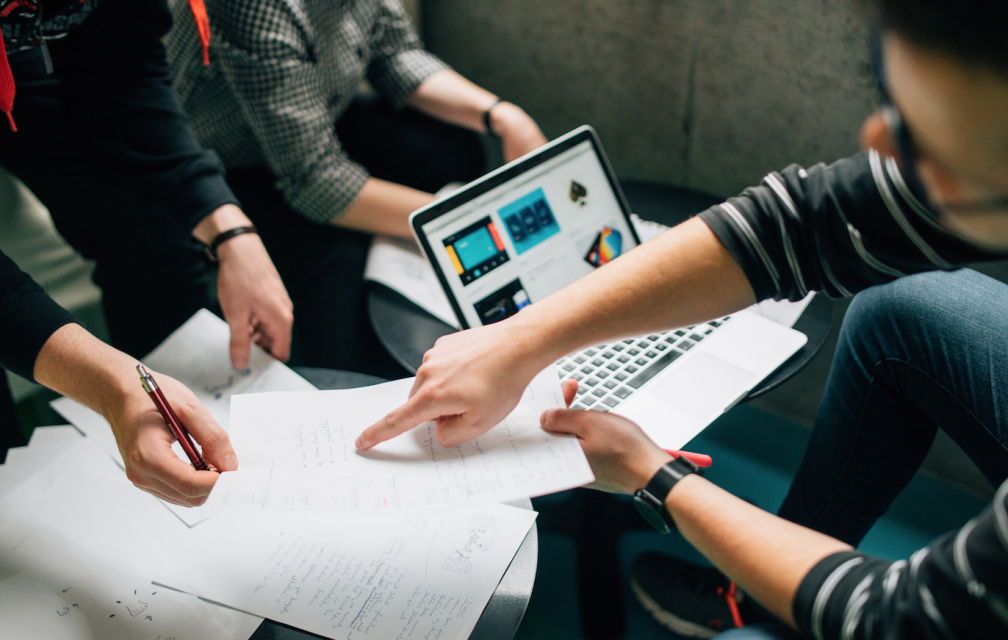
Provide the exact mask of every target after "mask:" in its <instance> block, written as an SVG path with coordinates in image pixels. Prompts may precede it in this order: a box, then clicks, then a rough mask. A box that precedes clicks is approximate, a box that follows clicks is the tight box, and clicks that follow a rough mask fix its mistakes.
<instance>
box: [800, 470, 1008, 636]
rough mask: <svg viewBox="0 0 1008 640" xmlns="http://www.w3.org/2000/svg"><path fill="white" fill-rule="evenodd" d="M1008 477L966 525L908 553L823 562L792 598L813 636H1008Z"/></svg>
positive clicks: (848, 555) (846, 555) (806, 630)
mask: <svg viewBox="0 0 1008 640" xmlns="http://www.w3.org/2000/svg"><path fill="white" fill-rule="evenodd" d="M1006 506H1008V482H1005V484H1003V485H1002V486H1001V488H1000V489H999V490H998V492H997V495H996V496H995V498H994V502H993V504H992V505H991V506H989V507H988V508H987V509H986V510H985V511H984V512H983V513H982V514H981V515H980V516H978V517H977V518H975V519H973V520H971V521H970V522H968V523H967V524H966V525H965V526H964V527H963V528H962V529H960V530H959V531H956V532H952V533H949V534H947V535H945V536H943V537H941V538H938V539H937V540H936V541H934V542H933V543H932V544H931V545H930V546H928V547H926V548H924V549H921V550H920V551H917V552H916V553H915V554H913V555H912V556H911V557H910V559H909V560H900V561H898V562H888V561H884V560H879V559H875V558H869V557H867V556H864V555H862V554H860V553H856V552H844V553H837V554H834V555H832V556H829V557H827V558H825V559H823V560H822V561H820V562H819V563H818V564H817V565H816V566H815V567H814V568H813V569H812V570H811V571H810V572H809V574H808V575H807V576H806V577H805V579H804V580H803V581H802V584H801V586H800V587H799V589H798V594H797V595H796V596H795V601H794V607H793V608H794V616H795V621H796V622H797V623H798V627H799V629H800V630H801V631H802V634H803V635H804V636H805V637H807V638H814V639H815V640H837V639H842V640H862V639H865V640H867V639H872V640H904V639H909V638H943V639H948V640H953V639H958V638H1005V637H1008V510H1006Z"/></svg>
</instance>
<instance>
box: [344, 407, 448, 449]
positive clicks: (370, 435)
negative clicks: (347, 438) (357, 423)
mask: <svg viewBox="0 0 1008 640" xmlns="http://www.w3.org/2000/svg"><path fill="white" fill-rule="evenodd" d="M421 403H422V400H420V396H417V395H414V396H413V397H411V398H410V399H409V400H407V401H406V404H404V405H402V406H401V407H399V408H397V409H393V410H392V411H390V412H388V413H387V414H385V417H383V418H382V419H381V420H379V421H378V422H376V423H374V424H373V425H371V426H370V427H368V428H367V429H365V430H364V431H363V432H362V433H361V434H360V436H358V438H357V441H356V442H354V446H356V447H357V449H358V450H360V451H365V450H367V449H370V448H371V447H373V446H375V445H376V444H379V443H381V442H385V441H386V440H391V439H392V438H394V437H396V436H397V435H399V434H401V433H405V432H407V431H409V430H410V429H412V428H413V427H415V426H417V425H418V424H420V423H421V422H424V421H426V420H430V419H432V417H437V416H427V415H426V414H424V412H423V410H422V405H421Z"/></svg>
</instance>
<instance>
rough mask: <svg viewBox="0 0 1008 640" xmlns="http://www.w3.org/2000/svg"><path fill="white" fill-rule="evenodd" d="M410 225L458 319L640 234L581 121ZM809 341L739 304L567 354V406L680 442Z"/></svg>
mask: <svg viewBox="0 0 1008 640" xmlns="http://www.w3.org/2000/svg"><path fill="white" fill-rule="evenodd" d="M410 224H411V227H412V229H413V232H414V234H415V235H416V238H417V241H418V242H419V244H420V246H421V247H422V249H423V252H424V254H425V255H426V257H427V259H428V260H429V261H430V263H431V266H433V268H434V271H435V273H436V274H437V277H438V280H439V281H440V283H441V287H442V288H443V289H444V292H445V294H446V295H447V297H448V300H449V302H450V303H451V306H452V309H453V311H454V312H455V316H456V317H457V318H458V321H459V323H460V324H461V326H462V327H463V328H470V327H477V326H482V325H487V324H491V323H494V322H499V321H501V320H503V319H505V318H508V317H510V316H512V315H514V314H516V313H520V312H521V310H522V309H524V308H525V307H526V306H528V305H530V304H535V303H536V302H538V301H539V300H542V299H543V298H545V297H546V296H548V295H550V294H551V293H553V292H555V291H558V290H559V289H562V288H563V287H565V286H567V285H568V284H570V283H572V282H574V281H575V280H577V279H578V278H581V277H583V276H585V275H587V274H589V273H591V272H592V271H594V270H595V269H598V268H600V267H602V266H604V265H606V264H608V263H609V262H612V261H613V260H618V259H619V257H620V256H621V255H623V254H625V253H626V252H628V251H631V250H632V249H633V248H634V247H636V246H637V245H638V244H640V238H639V237H638V235H637V232H636V231H635V229H634V226H633V224H632V222H631V218H630V209H629V207H628V205H627V202H626V199H625V198H624V196H623V192H622V191H621V190H620V186H619V183H618V182H617V181H616V177H615V175H614V174H613V171H612V168H611V167H610V166H609V162H608V160H607V159H606V157H605V154H604V152H603V151H602V145H601V144H600V142H599V140H598V136H597V135H596V134H595V131H594V130H593V129H591V128H590V127H588V126H582V127H580V128H578V129H575V130H574V131H572V132H570V133H568V134H567V135H565V136H563V137H561V138H558V139H557V140H554V141H553V142H552V143H550V144H548V145H546V146H544V147H542V148H540V149H538V150H536V151H535V152H533V153H530V154H528V155H526V156H523V157H522V158H519V159H518V160H515V161H514V162H511V163H509V164H507V165H505V166H503V167H501V168H500V169H497V170H496V171H493V172H491V173H489V174H487V175H485V176H484V177H482V178H480V179H479V180H477V181H475V182H472V183H470V184H468V185H466V186H465V187H463V188H462V189H459V190H458V191H455V192H453V193H452V194H450V195H449V196H447V197H445V198H443V199H440V200H438V201H436V202H434V203H432V204H430V205H429V206H427V207H424V208H422V209H419V210H417V211H416V212H414V213H413V214H412V216H411V217H410ZM805 342H806V338H805V335H804V334H802V333H799V332H797V331H794V330H793V329H791V328H788V327H784V326H782V325H779V324H777V323H775V322H772V321H770V320H768V319H766V318H764V317H762V316H759V315H757V314H754V313H751V312H748V311H741V312H739V313H735V314H732V315H730V316H726V317H723V318H718V319H715V320H711V321H709V322H706V323H703V324H699V325H695V326H691V327H682V328H678V329H674V330H671V331H667V332H664V333H656V334H651V335H646V336H639V337H637V338H633V339H627V340H621V341H618V342H614V343H610V344H602V345H597V346H594V347H591V348H588V349H585V350H583V351H580V352H577V353H573V354H571V355H569V356H567V357H565V358H562V359H561V360H560V361H559V362H557V367H558V370H559V373H560V377H561V380H563V381H565V380H568V379H571V378H574V379H576V380H578V383H579V384H578V395H577V399H576V400H575V402H574V403H573V404H572V407H573V408H578V409H592V410H598V411H611V412H614V413H617V414H620V415H623V416H626V417H627V418H629V419H631V420H633V421H634V422H636V423H637V424H639V425H641V427H642V428H643V429H644V431H645V432H646V433H647V434H648V436H650V437H651V438H652V439H653V440H654V441H655V442H657V443H658V445H659V446H662V447H664V448H668V449H678V448H679V447H681V446H683V445H684V444H686V443H687V442H688V441H689V440H691V439H692V438H693V437H694V436H696V435H697V434H698V433H699V432H700V431H702V430H703V429H704V427H706V426H707V425H708V424H710V423H711V422H712V421H713V420H714V419H715V418H717V417H718V416H720V415H721V414H722V413H724V412H725V411H727V410H728V409H730V408H731V407H732V406H734V405H735V404H736V403H738V402H739V401H741V400H742V399H744V398H745V396H746V395H747V393H748V392H749V390H751V389H752V388H753V387H755V386H756V385H757V384H759V383H760V381H761V380H763V378H765V377H766V376H768V375H770V374H771V373H772V372H773V371H774V370H775V369H777V368H778V367H779V366H780V365H781V364H783V363H784V362H785V361H786V360H787V359H788V358H790V357H791V356H792V355H793V354H794V353H795V352H796V351H798V349H800V348H801V347H802V346H803V345H804V344H805Z"/></svg>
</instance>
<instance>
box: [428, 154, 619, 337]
mask: <svg viewBox="0 0 1008 640" xmlns="http://www.w3.org/2000/svg"><path fill="white" fill-rule="evenodd" d="M422 229H423V234H424V236H426V238H427V240H428V241H429V243H430V247H431V252H432V253H433V254H434V257H435V259H436V260H437V262H438V265H439V266H440V268H441V270H442V272H443V273H444V274H445V276H446V279H447V280H448V283H449V286H450V287H451V291H452V293H453V294H454V296H455V299H456V300H457V301H458V303H459V306H460V307H461V308H462V312H463V313H464V314H465V318H466V321H467V323H468V324H469V326H471V327H478V326H480V325H486V324H491V323H494V322H498V321H500V320H503V319H504V318H507V317H508V316H511V315H514V314H516V313H518V312H519V311H520V310H521V309H522V308H524V307H525V306H526V305H529V304H531V303H533V302H536V301H538V300H542V299H543V298H545V297H546V296H548V295H549V294H551V293H553V292H554V291H557V290H559V289H562V288H563V287H565V286H567V285H568V284H570V283H571V282H574V281H575V280H577V279H578V278H580V277H582V276H584V275H587V274H589V273H591V272H592V271H593V270H595V269H597V268H598V267H600V266H602V265H604V264H606V263H608V262H610V261H612V260H615V259H616V258H618V257H619V256H620V255H622V254H623V253H625V252H626V251H629V250H630V249H632V248H633V247H634V246H635V245H636V242H635V240H634V236H633V234H632V233H631V231H630V228H629V222H628V221H627V219H626V217H625V216H624V215H623V212H622V210H621V209H620V206H619V202H618V200H617V196H616V194H615V193H613V190H612V187H611V186H610V184H609V180H608V179H607V177H606V172H605V169H604V168H603V167H602V164H601V162H600V161H599V158H598V156H597V154H596V153H595V150H594V148H593V147H592V145H591V142H589V141H585V142H583V143H581V144H578V145H576V146H574V147H572V148H570V149H568V150H567V151H565V152H563V153H560V154H559V155H557V156H556V157H555V158H551V159H550V160H547V161H545V162H543V163H542V164H541V165H538V166H535V167H533V168H531V169H529V170H528V171H526V172H524V173H522V174H520V175H518V176H517V177H515V178H513V179H511V180H509V181H507V182H505V183H503V184H501V185H500V186H498V187H496V188H494V189H492V190H490V191H488V192H486V193H484V194H482V195H480V196H478V197H477V198H475V199H473V200H472V201H470V202H467V203H465V204H463V205H460V206H459V207H458V208H456V209H454V210H452V211H449V212H446V213H445V214H443V215H441V216H439V217H437V218H435V219H434V220H431V221H430V222H428V223H427V224H425V225H423V227H422Z"/></svg>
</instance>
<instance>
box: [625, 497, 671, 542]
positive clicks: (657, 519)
mask: <svg viewBox="0 0 1008 640" xmlns="http://www.w3.org/2000/svg"><path fill="white" fill-rule="evenodd" d="M639 493H642V492H641V491H638V492H637V494H639ZM637 494H634V498H633V501H634V506H635V507H637V511H639V512H640V514H641V515H642V516H644V519H645V520H647V521H648V524H650V525H651V526H652V527H654V528H655V529H657V530H658V531H660V532H661V533H668V532H669V531H671V529H669V526H668V524H667V523H666V522H665V520H664V519H663V518H662V517H661V514H660V513H658V511H657V510H655V508H654V506H652V504H651V502H649V501H648V500H645V499H644V498H642V497H640V496H639V495H637ZM649 497H650V496H649Z"/></svg>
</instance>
